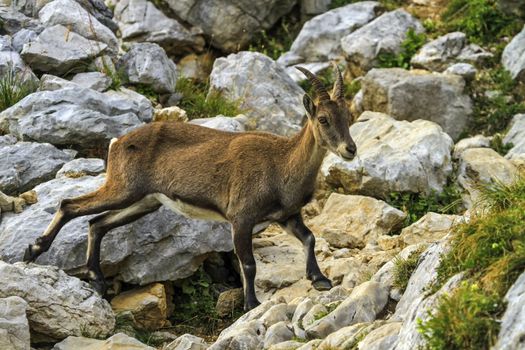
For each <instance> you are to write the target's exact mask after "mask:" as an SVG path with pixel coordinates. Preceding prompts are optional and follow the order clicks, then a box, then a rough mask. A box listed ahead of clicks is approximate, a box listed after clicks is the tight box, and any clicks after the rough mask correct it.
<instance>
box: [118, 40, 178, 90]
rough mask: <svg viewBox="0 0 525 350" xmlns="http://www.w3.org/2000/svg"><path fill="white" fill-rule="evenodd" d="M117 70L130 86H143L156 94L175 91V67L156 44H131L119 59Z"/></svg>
mask: <svg viewBox="0 0 525 350" xmlns="http://www.w3.org/2000/svg"><path fill="white" fill-rule="evenodd" d="M117 69H119V70H121V71H122V72H123V74H124V75H125V78H126V80H127V81H128V82H129V83H131V84H140V85H145V86H147V87H150V88H151V89H152V90H153V91H155V92H158V93H172V92H173V91H175V85H176V84H177V66H176V65H175V63H173V61H172V60H170V59H169V58H168V56H167V55H166V52H165V51H164V49H163V48H162V47H160V46H159V45H157V44H153V43H137V44H133V45H132V46H131V48H130V50H129V51H128V52H127V53H126V54H125V55H124V56H122V57H121V58H120V60H119V62H118V64H117Z"/></svg>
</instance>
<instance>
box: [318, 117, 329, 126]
mask: <svg viewBox="0 0 525 350" xmlns="http://www.w3.org/2000/svg"><path fill="white" fill-rule="evenodd" d="M318 120H319V123H321V124H323V125H326V124H328V119H326V117H319V119H318Z"/></svg>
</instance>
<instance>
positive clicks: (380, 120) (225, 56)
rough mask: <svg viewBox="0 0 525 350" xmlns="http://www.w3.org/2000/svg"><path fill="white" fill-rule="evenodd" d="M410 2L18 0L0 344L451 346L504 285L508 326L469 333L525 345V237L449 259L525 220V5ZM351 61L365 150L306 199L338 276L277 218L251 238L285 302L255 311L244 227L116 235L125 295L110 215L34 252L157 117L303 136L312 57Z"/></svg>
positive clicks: (166, 225)
mask: <svg viewBox="0 0 525 350" xmlns="http://www.w3.org/2000/svg"><path fill="white" fill-rule="evenodd" d="M461 1H463V2H465V3H466V5H465V6H466V7H465V8H467V10H465V11H466V13H467V14H469V13H471V12H472V11H475V8H473V7H469V6H471V5H472V3H473V1H470V0H457V1H455V2H452V3H461ZM394 3H396V4H397V5H396V6H393V4H392V2H391V1H361V2H353V1H336V0H332V1H330V0H323V1H311V0H301V1H297V0H286V1H275V0H255V1H250V2H248V1H244V0H238V1H228V0H213V1H199V0H192V1H190V0H188V1H186V0H185V1H179V0H158V1H148V0H107V1H106V2H105V3H104V2H103V1H102V0H45V1H35V0H27V1H23V2H20V1H11V0H0V281H1V283H0V348H1V349H6V350H7V349H9V350H10V349H15V350H19V349H20V350H22V349H23V350H26V349H27V350H29V349H37V350H40V349H42V350H43V349H54V350H73V349H75V350H83V349H85V350H88V349H89V350H98V349H117V348H118V349H154V348H158V349H164V350H183V349H192V350H204V349H239V350H241V349H243V350H245V349H248V350H249V349H272V350H285V349H286V350H287V349H300V350H310V349H321V350H323V349H324V350H329V349H360V350H375V349H378V350H379V349H385V350H386V349H396V350H401V349H415V348H419V347H422V348H424V347H425V346H428V347H429V348H432V349H447V348H453V347H451V345H450V344H451V343H439V342H436V339H435V338H436V337H438V336H436V334H438V331H439V330H440V329H441V328H439V327H438V326H436V324H437V322H438V321H439V320H440V319H439V317H440V315H442V314H443V313H444V312H446V311H449V310H452V311H456V310H453V309H454V308H452V307H448V309H447V307H446V306H443V305H448V304H446V302H447V301H448V302H450V300H453V299H450V298H449V299H447V297H449V296H450V295H452V296H454V295H458V293H460V292H463V291H466V292H465V293H467V292H468V293H470V294H468V295H470V296H472V295H478V294H479V293H481V292H479V290H481V291H482V292H483V293H485V292H486V293H488V290H489V289H490V288H489V287H487V286H488V285H494V286H503V287H501V289H500V290H498V291H497V292H494V293H492V294H490V295H489V294H486V295H485V294H483V296H484V297H485V298H489V297H490V298H495V299H490V300H495V302H493V303H492V304H498V305H500V306H498V307H501V308H499V309H497V310H492V309H491V310H492V311H490V312H489V316H490V317H489V321H487V322H489V326H487V327H488V328H480V329H482V330H483V331H479V329H472V330H469V331H470V332H472V333H476V332H477V333H487V334H488V333H490V332H489V330H490V331H494V332H493V334H492V333H491V335H490V338H487V339H485V340H484V342H482V343H475V342H474V341H472V342H471V343H467V342H466V341H465V342H464V343H462V344H460V345H461V346H460V347H456V348H464V349H481V348H489V347H491V346H492V348H493V349H522V348H523V347H525V343H524V342H523V339H524V337H525V307H524V305H525V303H524V300H523V299H524V290H525V274H524V269H525V266H524V265H523V263H522V261H524V260H523V259H525V253H523V250H520V249H522V248H520V247H523V246H524V245H525V237H524V236H523V234H521V236H520V233H519V232H521V231H519V230H517V229H515V230H513V229H509V230H508V231H505V230H504V229H503V228H502V229H501V231H502V232H505V233H504V234H502V235H503V236H502V237H499V236H498V237H497V240H496V238H494V237H495V236H497V234H496V233H494V234H493V236H494V237H493V236H490V235H489V236H490V237H489V238H490V239H494V242H492V241H491V240H490V239H488V241H490V242H491V244H492V245H491V246H490V249H492V250H490V251H491V252H492V253H490V254H492V255H490V254H489V255H490V256H491V259H492V260H491V263H492V264H493V265H490V266H492V267H491V268H492V270H491V269H490V268H489V267H487V268H486V270H483V271H478V270H476V268H475V266H476V265H479V266H482V265H483V263H484V262H486V260H487V259H485V260H483V259H481V258H480V261H481V262H480V261H477V260H472V261H470V260H469V263H470V264H471V265H473V266H471V267H468V268H467V267H464V266H466V265H468V264H466V263H465V261H463V260H457V261H455V263H456V266H462V267H461V268H459V267H458V268H456V269H451V268H450V266H448V267H447V265H446V262H447V261H450V259H452V258H451V257H450V256H451V255H450V254H452V253H453V254H452V255H454V256H456V257H458V256H461V254H460V253H458V251H457V249H459V248H458V246H460V245H461V244H463V243H464V242H463V241H462V240H461V239H462V238H461V237H463V236H462V232H464V231H462V230H468V228H470V229H472V230H474V228H472V227H473V226H468V225H471V224H472V225H478V224H479V223H483V222H484V221H483V220H489V219H490V220H495V221H496V222H497V220H498V217H500V216H501V217H504V215H507V214H508V215H510V216H508V217H507V216H505V217H506V218H508V220H507V221H504V222H501V223H500V222H497V225H496V226H495V227H496V229H494V228H492V229H491V230H492V231H490V232H500V230H499V227H506V228H508V227H510V225H511V222H513V221H512V220H514V219H516V218H520V216H519V215H521V214H520V213H519V212H517V213H514V212H512V213H510V214H509V213H507V212H506V211H505V210H512V208H523V209H524V210H525V205H523V203H525V196H523V197H521V196H522V194H521V193H522V192H520V191H521V187H519V184H520V181H522V180H520V177H521V176H523V172H524V165H525V114H523V113H525V105H524V102H523V93H522V92H523V91H525V89H523V83H525V27H523V20H524V17H523V16H524V15H525V9H524V8H523V6H522V5H521V4H520V2H519V1H504V0H500V1H492V0H490V1H489V0H483V1H481V2H480V3H482V5H480V6H488V7H487V9H488V10H490V11H492V12H490V13H491V14H492V13H494V14H495V16H500V17H497V18H503V19H504V21H503V22H504V23H511V22H512V25H510V24H509V26H508V27H505V28H503V29H502V30H501V31H500V32H498V33H491V35H492V37H490V38H488V39H487V36H486V33H484V32H483V33H482V31H483V30H485V29H486V27H485V26H480V28H478V27H475V28H476V29H475V30H474V31H472V30H471V29H470V28H472V27H473V26H468V25H466V26H463V27H461V22H460V21H461V20H464V21H474V19H472V18H469V17H461V16H463V15H453V16H451V15H450V14H448V12H450V11H453V5H450V6H452V7H448V8H446V9H445V8H444V6H445V5H446V4H445V5H443V4H442V2H440V1H427V0H418V1H415V0H414V1H412V0H407V1H398V2H394ZM428 9H432V10H431V11H430V12H429V11H428ZM451 9H452V10H451ZM484 9H485V8H484ZM488 10H487V11H488ZM454 13H455V12H454ZM447 16H451V17H452V18H455V19H449V18H451V17H447ZM454 16H456V17H454ZM458 16H459V17H460V19H459V20H458V19H457V17H458ZM465 16H466V15H465ZM505 16H511V17H505ZM520 16H521V17H520ZM509 18H512V21H511V20H510V19H509ZM436 21H437V22H436ZM454 21H456V22H454ZM458 21H459V22H458ZM494 21H496V20H494ZM505 21H506V22H505ZM454 23H456V24H454ZM458 23H459V24H458ZM469 23H471V22H469ZM495 23H496V22H495ZM498 23H500V22H498ZM454 25H455V26H456V27H454ZM294 27H297V31H296V32H295V31H294V30H293V28H294ZM483 28H485V29H483ZM522 28H523V29H522ZM459 29H464V32H463V31H460V30H459ZM482 34H483V35H485V36H482ZM285 37H291V39H293V40H290V42H289V43H284V41H285V40H284V38H285ZM261 38H262V39H261ZM261 40H263V42H264V45H257V43H259V44H260V43H261ZM501 43H504V45H502V44H501ZM270 56H271V57H270ZM331 62H336V64H338V66H339V67H340V68H341V69H344V72H345V80H346V81H345V84H346V85H347V89H346V90H345V97H346V99H347V103H348V107H349V109H350V110H351V111H352V114H353V117H354V121H353V124H352V125H351V126H350V133H351V135H352V137H353V139H354V140H355V142H356V145H357V156H356V157H355V159H354V160H352V161H345V160H343V159H341V158H339V157H338V156H336V155H334V154H328V155H327V156H326V158H325V159H324V162H323V164H322V167H321V171H320V175H319V179H318V190H317V191H316V194H315V196H314V197H315V198H314V199H313V200H312V202H310V203H308V204H307V205H306V207H305V208H304V209H303V216H304V218H305V222H306V223H307V225H308V226H309V227H310V228H311V229H312V231H313V232H314V234H315V236H316V256H317V259H318V260H319V265H320V268H321V270H322V271H323V273H325V274H326V275H327V276H328V277H329V278H330V279H331V280H332V282H333V284H334V288H333V289H331V290H330V291H325V292H319V291H317V290H315V289H313V288H312V286H311V283H310V281H308V280H307V279H306V276H305V268H304V266H305V256H304V252H303V248H302V246H301V244H300V242H299V241H297V240H296V239H295V238H293V237H292V236H290V235H287V234H286V233H285V232H284V231H283V230H282V229H280V228H279V227H277V226H270V227H269V228H267V229H266V230H265V231H263V232H262V233H260V234H259V235H258V236H257V237H254V242H253V244H254V253H255V257H256V260H257V269H258V273H257V278H256V289H257V294H258V296H259V298H260V299H261V300H262V301H264V302H263V304H262V305H260V306H259V307H257V308H255V309H253V310H251V311H250V312H248V313H245V314H242V312H241V311H240V309H239V308H240V305H242V292H241V290H240V289H239V288H240V287H241V283H240V277H239V274H238V266H237V261H236V259H235V257H234V256H233V254H232V249H233V248H232V242H231V234H230V228H229V225H227V224H224V223H215V222H207V221H202V220H194V219H188V218H185V217H183V216H181V215H178V214H175V213H173V212H171V211H169V210H168V209H167V208H162V209H160V210H159V211H157V212H155V213H152V214H150V215H148V216H146V217H144V218H142V219H140V220H138V221H136V222H134V223H132V224H129V225H126V226H123V227H120V228H117V229H115V230H112V231H111V232H110V233H108V235H107V236H106V237H105V238H104V240H103V243H102V250H101V265H102V269H103V271H104V275H105V277H106V278H107V280H108V282H110V285H111V288H110V293H109V296H108V297H107V298H106V299H105V298H102V297H101V296H99V295H98V294H97V293H96V292H95V291H94V290H93V289H92V287H91V286H90V285H89V284H87V283H85V282H83V281H81V278H82V277H83V273H84V265H85V251H86V246H87V226H88V220H89V219H90V217H89V216H88V217H83V218H79V219H77V220H73V221H72V222H70V223H69V224H67V225H66V226H65V227H64V228H63V229H62V231H61V232H60V234H59V235H58V237H57V239H56V240H55V242H54V243H53V245H52V247H51V249H50V250H49V251H48V252H47V253H44V254H43V255H42V256H41V257H39V259H38V260H37V261H36V263H35V264H25V263H22V262H20V261H21V260H22V256H23V252H24V249H25V247H27V245H28V244H29V243H33V242H34V240H35V239H36V237H38V236H39V235H41V234H42V232H43V231H44V230H45V228H46V226H47V225H48V224H49V222H50V221H51V219H52V217H53V215H54V213H55V211H56V209H57V206H58V204H59V202H60V200H62V199H63V198H68V197H72V196H78V195H81V194H84V193H87V192H90V191H93V190H94V189H96V188H98V187H99V186H100V185H101V184H102V183H103V181H104V179H105V160H104V158H105V157H106V155H107V148H108V145H109V143H110V140H111V139H112V138H114V137H119V136H121V135H124V134H126V133H127V132H129V131H131V130H133V129H134V128H136V127H138V126H140V125H143V124H144V123H152V122H155V121H160V120H162V121H170V122H173V123H183V122H190V123H195V124H199V125H203V126H206V127H210V128H217V129H222V130H228V131H234V132H241V131H245V130H261V131H266V132H272V133H275V134H279V135H284V136H290V135H293V134H295V133H296V132H298V131H299V130H300V128H301V125H302V123H303V117H304V107H303V105H302V97H303V95H304V93H305V91H308V88H309V86H308V84H307V83H305V82H304V81H303V78H304V77H303V76H302V75H300V74H298V72H297V70H295V68H294V67H295V66H297V65H300V66H303V67H306V68H308V69H310V70H312V71H314V72H315V73H318V74H319V76H320V77H321V78H322V79H323V81H324V82H326V83H330V82H332V81H333V77H332V73H333V72H332V68H331ZM145 161H147V160H145ZM515 182H517V183H518V185H513V183H515ZM498 186H499V187H498ZM512 186H518V187H512ZM487 188H489V189H494V188H496V190H494V191H493V192H489V193H493V194H494V193H496V194H497V195H498V196H499V197H497V198H496V194H494V195H493V196H492V197H490V195H487V190H486V189H487ZM509 188H510V189H511V190H509ZM498 189H499V190H498ZM505 189H506V190H505ZM497 191H503V192H504V193H505V194H504V195H502V194H501V193H503V192H497ZM505 191H506V192H505ZM512 194H514V195H512ZM491 198H492V199H491ZM494 198H496V199H494ZM501 198H503V199H501ZM491 200H492V202H491ZM490 203H492V204H490ZM494 203H499V204H494ZM501 203H507V204H501ZM509 203H510V205H509ZM497 206H500V207H498V208H495V207H497ZM509 206H510V208H509ZM511 214H512V215H511ZM518 222H519V221H518ZM479 225H481V224H479ZM487 225H489V224H488V223H487ZM498 225H499V226H498ZM465 227H467V229H465ZM490 227H492V226H490ZM512 227H513V226H512ZM509 231H511V232H513V234H515V237H514V236H513V238H509V237H508V235H509V233H508V232H509ZM518 231H519V232H518ZM516 232H517V233H516ZM505 235H507V236H505ZM505 244H506V245H505ZM503 245H505V248H502V247H503ZM473 249H474V248H473ZM450 252H452V253H450ZM503 252H504V253H503ZM520 252H521V253H520ZM449 253H450V254H449ZM487 254H488V253H487ZM498 254H499V255H498ZM502 254H503V255H502ZM520 254H522V255H520ZM502 256H504V257H505V259H507V260H505V259H504V258H503V257H502ZM514 257H516V258H515V260H513V259H514ZM447 259H448V260H447ZM458 259H459V258H458ZM520 259H521V260H520ZM465 260H467V258H465ZM463 263H465V265H462V264H463ZM496 263H497V264H500V266H499V267H497V266H496V265H497V264H496ZM483 266H484V265H483ZM502 267H503V271H507V272H501V271H502V270H501V268H502ZM487 271H488V272H487ZM509 271H511V272H509ZM496 272H500V275H501V276H504V277H506V278H507V277H508V278H507V279H506V281H507V282H509V283H507V284H505V283H502V282H497V281H499V279H498V278H500V277H498V276H500V275H498V274H497V273H496ZM487 276H488V277H487ZM79 278H80V279H79ZM487 281H488V282H487ZM498 283H499V284H498ZM480 288H481V289H480ZM476 293H478V294H476ZM472 300H474V301H473V304H474V305H475V306H479V307H482V306H486V305H485V304H487V303H484V302H483V301H484V300H489V299H472ZM444 308H445V309H444ZM458 310H461V307H458ZM458 312H459V311H458ZM436 320H437V321H436ZM491 322H492V323H491ZM445 323H446V322H445ZM451 323H452V322H451ZM494 324H495V325H494ZM185 333H186V334H185ZM189 333H194V334H193V335H192V334H189ZM467 333H468V332H467ZM462 336H463V338H461V339H467V338H468V339H470V338H469V337H468V334H467V335H466V336H465V334H463V335H462ZM443 338H446V337H443ZM477 339H478V338H476V341H477ZM443 344H445V345H443Z"/></svg>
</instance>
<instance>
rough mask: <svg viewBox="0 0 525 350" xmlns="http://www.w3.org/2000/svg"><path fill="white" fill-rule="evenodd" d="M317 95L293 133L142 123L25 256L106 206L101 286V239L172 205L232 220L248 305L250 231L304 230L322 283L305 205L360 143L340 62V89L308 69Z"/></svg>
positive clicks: (100, 220) (95, 277)
mask: <svg viewBox="0 0 525 350" xmlns="http://www.w3.org/2000/svg"><path fill="white" fill-rule="evenodd" d="M299 69H300V70H301V71H302V72H303V73H304V74H305V75H306V76H307V77H308V79H309V80H310V82H311V83H312V85H313V87H314V89H315V92H316V95H317V101H316V102H315V103H314V102H313V101H312V99H311V98H310V97H309V96H308V95H307V94H305V95H304V97H303V104H304V107H305V109H306V113H307V116H308V118H307V119H308V120H307V122H306V124H305V125H304V127H303V128H302V130H301V131H300V132H299V133H298V134H297V135H295V136H293V137H291V138H287V137H282V136H277V135H273V134H270V133H264V132H242V133H234V132H225V131H219V130H214V129H209V128H206V127H201V126H197V125H193V124H186V123H169V122H159V123H151V124H147V125H145V126H142V127H140V128H138V129H135V130H134V131H131V132H130V133H128V134H127V135H125V136H122V137H121V138H119V139H118V140H116V141H114V142H112V143H111V145H110V147H109V154H108V164H107V175H106V181H105V183H104V185H103V186H102V187H101V188H100V189H98V190H97V191H95V192H92V193H89V194H86V195H83V196H80V197H76V198H72V199H64V200H62V202H61V203H60V208H59V210H58V212H57V213H56V214H55V216H54V218H53V220H52V222H51V223H50V225H49V226H48V228H47V229H46V231H45V232H44V234H43V235H42V236H41V237H39V238H38V239H37V240H36V242H35V244H33V245H29V247H28V248H27V250H26V252H25V255H24V260H25V261H34V260H35V259H36V258H37V257H38V256H39V255H40V254H42V253H43V252H45V251H47V250H48V249H49V247H50V245H51V243H52V242H53V240H54V238H55V237H56V235H57V233H58V232H59V231H60V229H61V228H62V226H64V225H65V224H66V223H67V222H68V221H70V220H71V219H73V218H76V217H79V216H83V215H91V214H97V213H101V212H104V213H103V214H101V215H99V216H96V217H94V218H93V219H91V220H90V221H89V238H88V249H87V268H88V271H89V279H90V280H91V282H92V284H93V286H94V287H95V288H96V289H97V291H99V292H100V293H101V294H104V293H105V291H106V284H105V281H104V276H103V274H102V271H101V268H100V261H99V260H100V243H101V240H102V238H103V237H104V235H105V234H106V233H107V232H108V231H109V230H111V229H113V228H115V227H118V226H122V225H125V224H128V223H130V222H132V221H135V220H137V219H138V218H140V217H142V216H144V215H146V214H148V213H151V212H153V211H155V210H157V209H158V208H159V207H160V206H161V205H163V204H164V205H166V206H168V207H170V208H171V209H173V210H176V211H177V212H179V213H182V214H184V215H186V216H191V217H194V218H201V219H211V220H219V221H228V222H229V223H230V224H231V227H232V235H233V244H234V251H235V253H236V255H237V257H238V259H239V262H240V266H241V269H242V276H243V286H244V307H245V310H249V309H252V308H253V307H255V306H257V305H258V304H259V301H258V300H257V297H256V296H255V288H254V279H255V259H254V257H253V252H252V233H253V232H254V231H255V232H257V231H260V230H261V229H262V228H264V227H265V226H267V225H268V224H269V223H270V222H276V223H278V224H280V225H281V226H283V227H284V228H285V230H286V231H287V232H289V233H291V234H293V235H295V237H297V238H298V239H299V240H300V241H301V242H302V244H303V245H304V248H305V251H306V273H307V277H308V278H309V279H310V280H311V281H312V284H313V286H314V288H316V289H318V290H328V289H330V288H331V287H332V284H331V282H330V280H329V279H328V278H326V277H325V276H324V275H323V274H322V273H321V270H320V269H319V266H318V264H317V260H316V258H315V253H314V246H315V238H314V236H313V235H312V232H311V231H310V230H309V229H308V228H307V227H306V226H305V224H304V223H303V220H302V218H301V214H300V210H301V207H302V206H303V205H304V204H306V203H307V202H308V201H309V200H310V198H311V196H312V194H313V191H314V185H315V180H316V176H317V173H318V171H319V167H320V166H321V162H322V160H323V158H324V156H325V154H326V152H327V150H330V151H332V152H334V153H336V154H338V155H340V156H341V157H343V158H344V159H352V158H353V157H354V155H355V153H356V146H355V143H354V141H353V140H352V138H351V137H350V134H349V124H350V115H349V111H348V109H347V107H346V105H345V102H344V99H343V93H344V91H343V79H342V76H341V72H340V71H339V69H337V67H336V73H337V77H336V82H335V84H334V88H333V92H332V96H331V97H330V95H329V93H328V92H327V90H326V89H325V87H324V86H323V84H322V83H321V81H320V80H319V79H318V78H317V77H316V76H315V75H314V74H313V73H311V72H310V71H308V70H306V69H304V68H299Z"/></svg>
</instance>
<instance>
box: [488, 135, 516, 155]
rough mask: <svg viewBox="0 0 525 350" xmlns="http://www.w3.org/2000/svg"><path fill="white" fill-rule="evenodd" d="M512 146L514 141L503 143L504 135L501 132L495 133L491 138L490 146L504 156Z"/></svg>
mask: <svg viewBox="0 0 525 350" xmlns="http://www.w3.org/2000/svg"><path fill="white" fill-rule="evenodd" d="M512 147H514V144H512V143H503V135H501V134H495V135H493V136H492V140H490V148H492V149H493V150H494V151H496V152H498V153H499V154H501V155H502V156H504V155H506V154H507V152H508V151H510V149H511V148H512Z"/></svg>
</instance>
